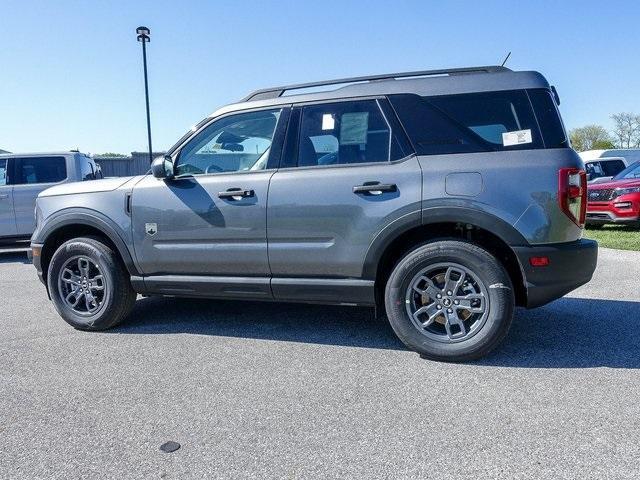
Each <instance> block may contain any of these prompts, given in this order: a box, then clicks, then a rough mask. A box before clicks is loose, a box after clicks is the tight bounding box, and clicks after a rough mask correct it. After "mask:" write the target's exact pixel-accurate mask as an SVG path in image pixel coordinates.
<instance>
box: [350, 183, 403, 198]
mask: <svg viewBox="0 0 640 480" xmlns="http://www.w3.org/2000/svg"><path fill="white" fill-rule="evenodd" d="M397 190H398V186H397V185H396V184H395V183H378V182H375V183H374V182H371V183H369V182H367V183H365V184H363V185H356V186H355V187H353V193H361V194H364V195H382V194H383V193H384V192H396V191H397Z"/></svg>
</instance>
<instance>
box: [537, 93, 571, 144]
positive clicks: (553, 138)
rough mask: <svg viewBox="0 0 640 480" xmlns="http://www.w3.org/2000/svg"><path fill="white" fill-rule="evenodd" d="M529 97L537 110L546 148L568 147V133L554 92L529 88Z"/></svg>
mask: <svg viewBox="0 0 640 480" xmlns="http://www.w3.org/2000/svg"><path fill="white" fill-rule="evenodd" d="M529 98H530V99H531V104H532V105H533V109H534V111H535V112H536V117H537V118H538V125H539V126H540V130H541V132H542V137H543V138H544V143H545V146H546V148H564V147H568V146H569V143H568V142H567V135H566V133H565V131H564V126H563V125H562V120H561V119H560V113H558V108H557V107H556V102H555V100H554V98H553V94H552V93H551V92H550V91H549V90H546V89H536V90H529Z"/></svg>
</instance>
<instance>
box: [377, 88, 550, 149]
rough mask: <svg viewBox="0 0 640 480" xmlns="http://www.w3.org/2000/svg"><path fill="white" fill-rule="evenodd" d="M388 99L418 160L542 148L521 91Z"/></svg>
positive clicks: (526, 98)
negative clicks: (424, 156) (454, 154)
mask: <svg viewBox="0 0 640 480" xmlns="http://www.w3.org/2000/svg"><path fill="white" fill-rule="evenodd" d="M389 99H390V101H391V103H392V105H393V106H394V108H395V110H396V112H397V114H398V116H399V118H400V120H401V121H402V123H403V125H404V126H405V129H406V131H407V133H408V135H409V138H410V139H411V141H412V142H413V144H414V148H415V149H416V152H417V153H418V154H419V155H440V154H447V153H473V152H492V151H509V150H526V149H535V148H544V143H543V141H542V137H541V135H540V131H539V129H538V125H537V122H536V118H535V116H534V114H533V110H532V108H531V103H530V102H529V97H528V96H527V93H526V92H525V91H523V90H517V91H504V92H487V93H470V94H461V95H446V96H438V97H419V96H417V95H392V96H390V97H389Z"/></svg>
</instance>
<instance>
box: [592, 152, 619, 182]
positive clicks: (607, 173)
mask: <svg viewBox="0 0 640 480" xmlns="http://www.w3.org/2000/svg"><path fill="white" fill-rule="evenodd" d="M625 168H627V163H626V160H625V159H624V158H622V157H603V158H598V159H595V160H586V161H585V162H584V169H585V170H586V172H587V182H588V183H602V182H606V181H608V180H611V179H612V178H613V177H615V176H616V175H617V174H619V173H620V172H621V171H622V170H624V169H625Z"/></svg>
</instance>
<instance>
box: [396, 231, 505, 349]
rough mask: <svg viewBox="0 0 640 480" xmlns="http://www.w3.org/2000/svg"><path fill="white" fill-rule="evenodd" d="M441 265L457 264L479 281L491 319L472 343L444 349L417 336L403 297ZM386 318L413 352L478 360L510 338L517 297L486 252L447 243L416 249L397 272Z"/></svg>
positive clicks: (458, 243) (488, 315)
mask: <svg viewBox="0 0 640 480" xmlns="http://www.w3.org/2000/svg"><path fill="white" fill-rule="evenodd" d="M437 263H457V264H460V265H462V266H464V267H466V268H467V269H469V270H470V271H471V272H473V273H474V275H476V276H477V278H478V280H479V281H480V282H482V283H483V284H484V286H485V288H486V291H487V295H488V299H489V301H488V309H489V311H488V314H487V318H486V320H485V323H484V325H483V326H482V327H481V328H480V330H479V331H478V332H476V333H475V334H474V335H473V336H472V337H470V338H468V339H465V340H462V341H459V342H455V343H444V342H439V341H437V340H434V339H431V338H429V337H427V336H425V335H423V334H422V333H420V331H419V330H418V328H417V327H416V326H415V325H414V324H413V322H412V320H411V319H410V318H409V315H408V314H407V311H406V305H405V295H406V291H407V288H408V287H409V285H410V282H411V281H412V279H413V278H414V277H415V276H416V275H417V274H418V273H419V272H420V271H421V270H422V269H424V268H426V267H428V266H429V265H431V264H437ZM385 306H386V310H387V316H388V318H389V320H390V323H391V326H392V328H393V330H394V331H395V332H396V334H397V335H398V337H400V339H401V340H402V341H403V342H404V343H405V344H406V345H407V346H408V347H409V348H411V349H412V350H415V351H418V352H419V353H422V354H424V355H426V356H428V357H431V358H437V359H440V360H452V361H455V360H464V359H467V358H469V359H471V358H477V357H478V356H481V355H483V354H485V353H487V352H488V351H489V350H490V349H492V348H493V347H494V346H495V345H496V344H497V343H498V342H499V341H500V340H502V338H503V337H504V336H505V335H506V333H507V331H508V328H509V326H510V323H511V319H512V317H513V310H514V294H513V286H512V285H511V280H510V278H509V275H508V274H507V272H506V271H505V270H504V268H503V267H502V265H501V264H500V263H499V262H498V261H497V260H496V259H495V258H494V257H493V256H492V255H490V254H489V253H488V252H486V251H484V250H482V249H480V248H478V247H476V246H475V245H473V244H470V243H466V242H460V241H446V242H436V243H433V244H427V245H424V246H422V247H419V248H417V249H416V250H414V251H413V252H411V253H409V254H408V255H407V256H406V257H405V258H404V259H402V260H401V261H400V262H399V263H398V264H397V266H396V268H395V269H394V270H393V272H392V274H391V276H390V278H389V281H388V282H387V286H386V291H385Z"/></svg>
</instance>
